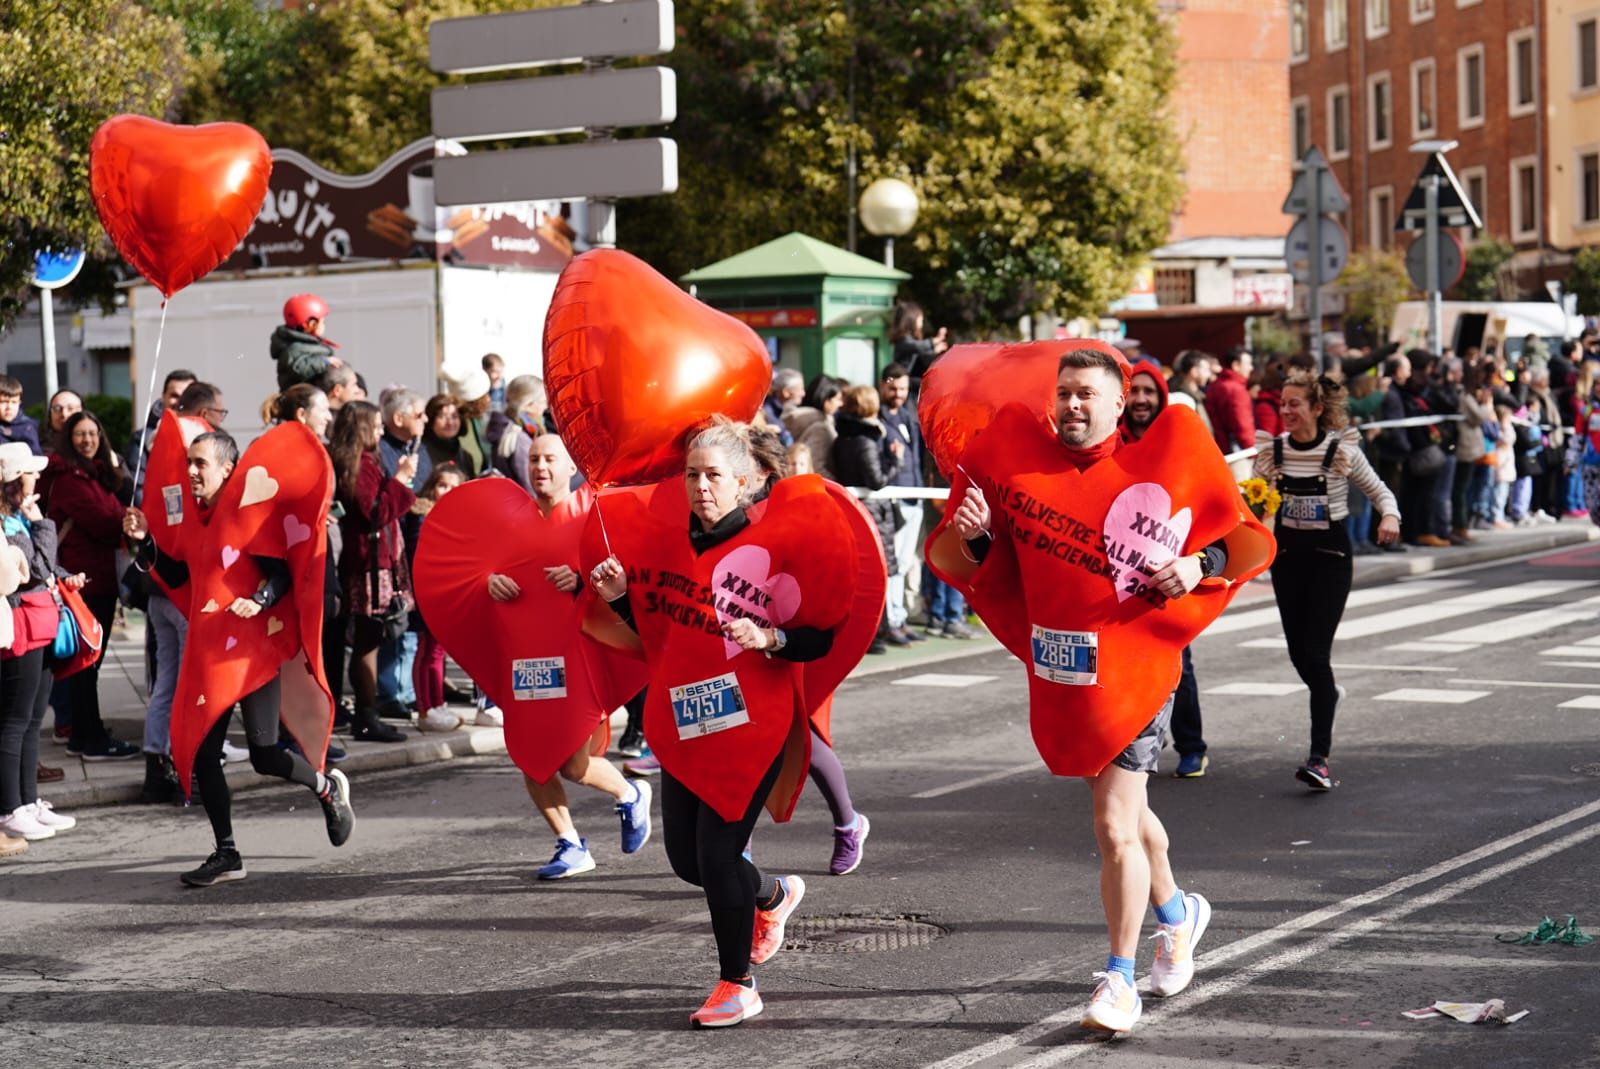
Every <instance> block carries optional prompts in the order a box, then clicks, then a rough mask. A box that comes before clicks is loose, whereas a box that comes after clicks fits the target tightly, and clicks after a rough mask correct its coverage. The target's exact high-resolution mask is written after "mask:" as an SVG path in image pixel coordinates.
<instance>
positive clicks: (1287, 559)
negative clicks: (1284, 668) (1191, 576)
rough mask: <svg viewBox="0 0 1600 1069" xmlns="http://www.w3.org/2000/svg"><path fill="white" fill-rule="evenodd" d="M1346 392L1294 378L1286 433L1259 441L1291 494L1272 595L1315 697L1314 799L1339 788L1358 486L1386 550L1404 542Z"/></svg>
mask: <svg viewBox="0 0 1600 1069" xmlns="http://www.w3.org/2000/svg"><path fill="white" fill-rule="evenodd" d="M1344 405H1345V391H1344V388H1343V387H1342V386H1340V385H1339V384H1338V383H1336V382H1333V381H1332V380H1331V379H1327V378H1324V377H1320V376H1318V375H1315V374H1313V373H1312V372H1310V371H1306V370H1296V371H1293V372H1291V373H1290V375H1289V377H1288V379H1287V380H1286V381H1285V382H1284V385H1283V396H1282V400H1281V401H1280V406H1281V412H1282V415H1283V426H1284V432H1285V433H1283V434H1280V435H1278V436H1277V437H1272V436H1269V435H1267V434H1261V433H1258V434H1257V435H1256V448H1257V449H1258V450H1259V451H1258V452H1257V453H1256V458H1255V474H1256V475H1257V476H1258V477H1260V478H1263V479H1266V480H1267V481H1268V482H1270V483H1271V484H1272V485H1273V486H1275V487H1276V488H1277V490H1278V491H1279V492H1280V493H1281V494H1282V495H1283V504H1282V505H1281V506H1280V507H1279V509H1278V513H1277V526H1276V527H1275V529H1274V532H1273V533H1274V534H1275V535H1276V536H1277V539H1278V555H1277V558H1276V559H1275V560H1274V561H1273V562H1272V590H1273V594H1274V596H1275V597H1276V598H1277V602H1278V616H1279V618H1280V619H1282V621H1283V635H1284V638H1286V639H1287V640H1288V642H1289V660H1290V661H1291V662H1293V664H1294V668H1295V671H1296V672H1298V673H1299V674H1300V678H1301V680H1302V681H1303V682H1304V683H1305V685H1306V686H1307V687H1308V688H1310V690H1311V750H1310V754H1309V756H1308V757H1307V758H1306V760H1305V763H1304V764H1302V765H1300V767H1299V768H1297V769H1296V770H1295V778H1296V779H1298V780H1300V781H1301V782H1302V783H1305V784H1306V785H1307V786H1309V787H1311V788H1312V789H1313V790H1319V791H1326V790H1330V789H1332V787H1333V785H1334V779H1333V777H1332V776H1331V775H1330V774H1329V772H1328V752H1329V751H1330V750H1331V749H1332V748H1333V717H1334V713H1335V712H1336V711H1337V710H1338V708H1339V702H1340V701H1341V700H1343V698H1344V688H1343V687H1341V686H1339V685H1338V684H1337V683H1335V682H1334V680H1333V667H1332V665H1331V664H1330V663H1329V660H1330V658H1331V656H1332V653H1333V636H1334V632H1336V631H1337V630H1338V629H1339V619H1340V617H1342V616H1343V615H1344V603H1345V599H1346V598H1347V597H1349V595H1350V578H1351V556H1350V536H1349V534H1348V533H1347V532H1346V530H1345V524H1344V522H1343V521H1344V518H1345V515H1346V514H1347V512H1348V511H1349V508H1348V504H1347V502H1348V499H1349V492H1348V487H1349V484H1351V483H1354V484H1355V486H1356V487H1357V488H1358V489H1360V490H1361V492H1362V493H1364V494H1366V495H1367V496H1368V497H1369V498H1371V499H1372V500H1373V502H1374V503H1375V504H1376V505H1377V507H1378V511H1379V512H1380V513H1381V515H1382V516H1383V519H1382V520H1381V521H1380V522H1379V524H1378V543H1379V544H1380V545H1381V544H1384V543H1388V542H1393V541H1395V540H1396V539H1398V538H1399V537H1400V509H1399V507H1398V506H1397V505H1396V504H1395V498H1394V494H1393V493H1391V492H1390V491H1389V488H1388V487H1387V486H1385V485H1384V484H1383V481H1382V480H1381V479H1379V478H1378V475H1377V473H1376V472H1375V471H1373V470H1372V465H1370V464H1368V463H1367V458H1366V457H1365V456H1364V455H1363V454H1362V452H1361V445H1360V432H1359V431H1357V430H1354V429H1353V428H1349V427H1347V424H1348V422H1349V418H1348V417H1347V416H1346V414H1345V408H1344Z"/></svg>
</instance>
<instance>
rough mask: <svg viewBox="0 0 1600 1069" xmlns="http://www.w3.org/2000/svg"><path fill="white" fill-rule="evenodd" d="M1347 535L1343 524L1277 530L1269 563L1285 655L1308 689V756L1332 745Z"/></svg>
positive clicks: (1346, 579) (1346, 590)
mask: <svg viewBox="0 0 1600 1069" xmlns="http://www.w3.org/2000/svg"><path fill="white" fill-rule="evenodd" d="M1350 575H1351V557H1350V536H1349V535H1348V534H1346V533H1345V527H1344V523H1343V522H1341V521H1337V520H1336V521H1334V523H1333V525H1332V526H1331V527H1329V528H1328V529H1327V530H1326V531H1294V530H1285V529H1280V530H1279V531H1278V556H1277V558H1276V559H1275V560H1273V562H1272V592H1273V594H1274V595H1275V596H1276V598H1277V601H1278V617H1279V619H1281V620H1282V621H1283V637H1284V638H1285V639H1287V640H1288V642H1289V660H1290V661H1291V662H1292V663H1293V664H1294V670H1295V671H1296V672H1298V673H1299V674H1300V679H1301V681H1302V682H1304V683H1305V685H1306V686H1307V687H1309V688H1310V690H1311V756H1313V757H1320V758H1324V759H1326V758H1327V756H1328V753H1329V751H1330V750H1332V749H1333V713H1334V707H1335V706H1337V705H1338V704H1339V692H1338V690H1337V689H1336V688H1335V686H1334V682H1333V666H1332V665H1331V664H1329V660H1330V659H1331V657H1332V656H1333V635H1334V632H1335V631H1337V630H1338V629H1339V619H1340V618H1341V617H1342V616H1344V603H1345V599H1346V598H1348V597H1349V596H1350Z"/></svg>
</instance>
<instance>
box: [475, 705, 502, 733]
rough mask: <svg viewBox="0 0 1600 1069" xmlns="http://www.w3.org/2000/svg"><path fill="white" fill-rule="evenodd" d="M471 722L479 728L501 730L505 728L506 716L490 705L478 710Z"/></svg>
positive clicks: (497, 707) (498, 708) (496, 707)
mask: <svg viewBox="0 0 1600 1069" xmlns="http://www.w3.org/2000/svg"><path fill="white" fill-rule="evenodd" d="M472 722H473V723H474V724H476V725H478V726H479V727H481V728H503V727H505V726H506V714H504V713H502V712H501V711H500V707H499V706H497V705H490V706H486V707H484V708H482V709H479V710H478V715H477V717H476V718H475V719H474V720H473V721H472Z"/></svg>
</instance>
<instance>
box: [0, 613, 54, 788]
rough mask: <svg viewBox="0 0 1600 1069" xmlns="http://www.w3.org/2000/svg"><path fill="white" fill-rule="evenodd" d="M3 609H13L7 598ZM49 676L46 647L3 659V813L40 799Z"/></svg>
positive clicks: (0, 746) (0, 723)
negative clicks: (41, 744)
mask: <svg viewBox="0 0 1600 1069" xmlns="http://www.w3.org/2000/svg"><path fill="white" fill-rule="evenodd" d="M0 611H3V612H10V611H11V609H10V608H9V607H8V606H6V605H5V603H4V601H3V599H0ZM49 679H50V673H49V672H46V671H44V648H43V647H40V648H39V649H35V650H29V651H28V652H27V653H24V654H23V655H22V656H20V657H6V658H4V659H3V660H0V816H7V815H9V814H10V813H11V812H12V811H13V810H15V809H17V808H18V807H20V806H25V805H32V804H33V803H34V802H37V801H38V800H39V725H40V724H42V723H44V711H45V708H46V703H47V702H48V701H49V698H50V684H49V682H48V680H49Z"/></svg>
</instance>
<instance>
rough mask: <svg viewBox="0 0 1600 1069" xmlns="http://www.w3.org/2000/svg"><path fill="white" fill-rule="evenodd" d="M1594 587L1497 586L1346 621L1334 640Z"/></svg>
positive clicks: (1552, 583)
mask: <svg viewBox="0 0 1600 1069" xmlns="http://www.w3.org/2000/svg"><path fill="white" fill-rule="evenodd" d="M1594 585H1595V584H1594V583H1593V582H1576V583H1574V582H1559V581H1548V582H1534V583H1522V584H1519V585H1517V586H1508V587H1495V588H1493V589H1489V590H1474V591H1473V592H1472V593H1470V594H1462V595H1460V596H1459V597H1454V598H1445V599H1444V600H1443V601H1430V602H1428V603H1426V604H1423V605H1412V606H1409V607H1407V608H1404V609H1392V610H1390V611H1389V612H1380V613H1377V614H1375V615H1372V616H1363V617H1362V618H1361V619H1359V620H1346V621H1345V622H1344V623H1342V624H1340V625H1339V631H1338V633H1337V634H1336V635H1335V636H1334V637H1335V638H1338V639H1341V640H1345V641H1348V640H1350V639H1353V638H1368V637H1370V636H1372V635H1381V634H1383V633H1384V632H1385V631H1399V630H1402V629H1405V628H1415V627H1426V626H1427V625H1429V624H1432V623H1434V622H1436V621H1439V620H1443V619H1446V618H1448V617H1451V616H1466V615H1467V614H1468V613H1475V612H1481V611H1482V610H1484V609H1494V608H1498V607H1500V606H1502V605H1515V604H1516V603H1517V602H1520V601H1533V600H1535V599H1536V598H1549V597H1557V596H1559V595H1562V594H1570V593H1572V592H1573V591H1575V590H1583V589H1585V588H1587V587H1592V586H1594ZM1546 615H1547V616H1558V615H1559V614H1558V613H1550V612H1547V613H1546Z"/></svg>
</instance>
